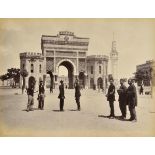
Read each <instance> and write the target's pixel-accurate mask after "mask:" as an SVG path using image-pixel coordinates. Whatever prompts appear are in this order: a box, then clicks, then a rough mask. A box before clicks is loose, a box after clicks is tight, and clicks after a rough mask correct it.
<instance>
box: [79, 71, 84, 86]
mask: <svg viewBox="0 0 155 155" xmlns="http://www.w3.org/2000/svg"><path fill="white" fill-rule="evenodd" d="M79 85H80V87H81V88H85V75H84V72H80V73H79Z"/></svg>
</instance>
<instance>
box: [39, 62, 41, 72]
mask: <svg viewBox="0 0 155 155" xmlns="http://www.w3.org/2000/svg"><path fill="white" fill-rule="evenodd" d="M39 73H41V64H40V65H39Z"/></svg>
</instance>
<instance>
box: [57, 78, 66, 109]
mask: <svg viewBox="0 0 155 155" xmlns="http://www.w3.org/2000/svg"><path fill="white" fill-rule="evenodd" d="M58 98H59V99H60V111H64V109H63V107H64V99H65V95H64V84H63V81H62V80H61V81H60V86H59V96H58Z"/></svg>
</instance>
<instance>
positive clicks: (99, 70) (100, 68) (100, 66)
mask: <svg viewBox="0 0 155 155" xmlns="http://www.w3.org/2000/svg"><path fill="white" fill-rule="evenodd" d="M99 74H101V66H99Z"/></svg>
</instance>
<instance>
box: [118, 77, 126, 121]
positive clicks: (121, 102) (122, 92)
mask: <svg viewBox="0 0 155 155" xmlns="http://www.w3.org/2000/svg"><path fill="white" fill-rule="evenodd" d="M124 82H125V81H124V80H123V79H120V88H119V89H118V90H117V92H118V95H119V98H118V101H119V107H120V110H121V113H122V116H121V118H122V119H125V118H126V102H127V100H126V96H127V95H126V93H127V87H126V86H125V85H124Z"/></svg>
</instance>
